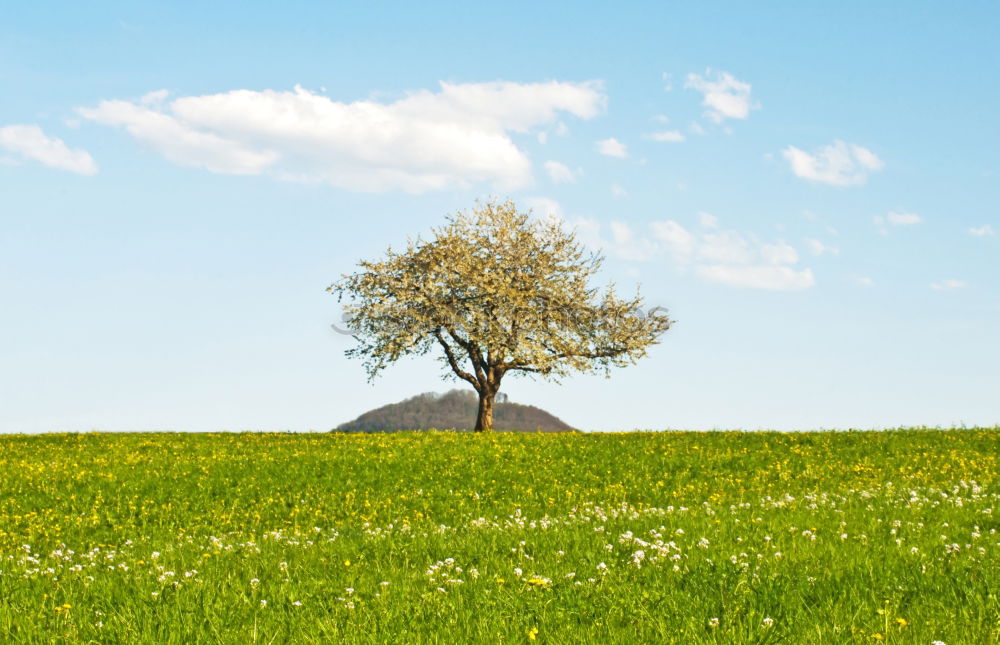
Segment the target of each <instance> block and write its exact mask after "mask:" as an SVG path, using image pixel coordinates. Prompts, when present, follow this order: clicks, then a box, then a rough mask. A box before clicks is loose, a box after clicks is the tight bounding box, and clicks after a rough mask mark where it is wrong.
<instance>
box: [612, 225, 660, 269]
mask: <svg viewBox="0 0 1000 645" xmlns="http://www.w3.org/2000/svg"><path fill="white" fill-rule="evenodd" d="M609 228H610V229H611V252H612V253H614V254H615V255H617V256H618V257H620V258H622V259H624V260H639V261H641V260H649V259H650V258H652V257H653V255H654V254H655V253H656V245H655V244H654V243H653V242H652V241H651V240H648V239H645V238H640V237H637V236H636V234H635V233H634V232H633V231H632V229H631V228H630V227H629V226H628V224H625V223H623V222H619V221H612V222H611V224H610V226H609Z"/></svg>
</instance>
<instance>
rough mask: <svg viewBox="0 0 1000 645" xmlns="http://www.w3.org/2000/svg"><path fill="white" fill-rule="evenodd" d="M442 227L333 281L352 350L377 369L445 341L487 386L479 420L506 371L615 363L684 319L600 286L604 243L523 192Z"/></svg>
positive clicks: (480, 427)
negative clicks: (533, 208)
mask: <svg viewBox="0 0 1000 645" xmlns="http://www.w3.org/2000/svg"><path fill="white" fill-rule="evenodd" d="M432 233H433V236H432V239H430V240H427V241H424V240H421V239H420V238H419V237H418V238H417V239H416V240H410V241H409V242H408V244H407V248H406V250H405V251H402V252H396V251H393V250H392V248H389V249H388V251H387V252H386V257H385V258H384V259H382V260H378V261H362V262H360V263H359V264H358V267H359V269H360V270H359V271H357V272H355V273H352V274H345V275H343V276H342V279H341V281H339V282H338V283H336V284H333V285H331V286H330V287H328V288H327V291H331V292H333V293H335V294H336V295H337V297H338V300H341V301H343V300H345V299H346V300H347V301H348V304H347V305H346V306H345V319H349V320H350V322H351V327H352V329H353V330H354V332H355V333H354V337H355V341H356V345H355V346H354V347H352V348H351V349H349V350H347V352H346V354H347V356H349V357H357V358H361V359H362V360H363V361H364V365H365V368H366V371H367V373H368V376H369V380H371V379H374V378H375V377H376V376H377V375H378V373H379V372H381V371H382V370H383V369H384V368H386V367H387V366H388V365H389V364H391V363H393V362H395V361H396V360H397V359H399V358H401V357H403V356H406V355H422V354H426V353H428V352H430V351H432V350H435V351H439V352H440V353H439V354H438V358H439V360H440V361H441V362H442V363H443V365H444V367H445V370H446V372H449V373H450V375H451V376H454V377H457V378H460V379H463V380H465V381H468V382H469V384H471V385H472V387H473V388H474V389H475V391H476V393H477V394H478V395H479V406H478V412H477V416H476V427H475V430H476V431H477V432H480V431H487V430H491V429H492V427H493V401H494V398H495V397H496V394H497V392H498V391H499V389H500V383H501V381H502V380H503V379H504V377H505V376H507V375H510V374H519V375H530V376H538V377H542V378H545V379H550V380H556V381H558V380H559V379H560V378H561V377H564V376H566V375H568V374H569V373H570V372H573V371H579V372H594V371H602V370H603V372H604V373H605V375H609V372H610V368H611V367H613V366H625V365H628V364H632V363H635V362H636V361H637V360H638V359H640V358H642V357H643V356H645V355H646V349H647V348H648V347H650V346H651V345H654V344H656V343H657V342H659V337H660V335H661V334H662V333H663V332H665V331H666V330H667V329H669V328H670V325H671V323H672V322H673V321H671V320H670V319H669V318H667V317H666V316H659V315H652V313H651V314H650V315H644V314H643V313H642V310H641V307H642V299H641V298H640V297H639V295H638V292H637V293H636V295H635V297H633V298H620V297H618V296H617V295H616V293H615V289H614V285H611V286H609V287H608V288H607V289H605V290H604V291H603V292H601V291H600V290H599V289H597V288H595V287H592V286H591V285H590V284H589V280H590V278H592V277H593V276H594V275H595V274H596V273H597V271H598V270H599V269H600V266H601V263H602V262H603V258H602V257H601V256H600V254H597V253H587V252H586V251H585V250H584V248H583V246H582V245H581V244H580V243H579V242H578V241H577V240H576V237H575V234H574V233H572V232H568V231H566V230H565V229H564V227H563V224H562V223H561V222H560V221H558V220H556V219H555V218H548V219H536V218H534V217H532V216H531V213H530V211H529V212H527V213H525V212H521V211H518V209H517V207H516V206H515V205H514V204H513V202H511V201H506V202H497V201H489V202H486V203H478V204H477V206H476V208H474V209H472V211H471V212H459V213H456V214H455V215H452V216H449V217H448V218H447V224H445V225H444V226H442V227H441V228H438V229H434V230H433V231H432Z"/></svg>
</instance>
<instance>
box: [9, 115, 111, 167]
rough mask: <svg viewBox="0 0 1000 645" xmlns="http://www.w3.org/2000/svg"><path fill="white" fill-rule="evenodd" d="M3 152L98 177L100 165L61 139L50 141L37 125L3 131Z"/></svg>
mask: <svg viewBox="0 0 1000 645" xmlns="http://www.w3.org/2000/svg"><path fill="white" fill-rule="evenodd" d="M0 150H6V151H8V152H11V153H13V154H15V155H19V156H20V157H23V158H25V159H31V160H34V161H37V162H39V163H41V164H43V165H45V166H48V167H49V168H57V169H59V170H68V171H69V172H75V173H77V174H79V175H94V174H97V164H96V163H95V162H94V159H93V158H92V157H91V156H90V154H88V153H87V151H86V150H81V149H79V148H70V147H69V146H67V145H66V144H65V143H63V140H62V139H59V138H56V137H51V136H49V135H47V134H45V132H43V131H42V129H41V128H40V127H38V126H37V125H7V126H3V127H0Z"/></svg>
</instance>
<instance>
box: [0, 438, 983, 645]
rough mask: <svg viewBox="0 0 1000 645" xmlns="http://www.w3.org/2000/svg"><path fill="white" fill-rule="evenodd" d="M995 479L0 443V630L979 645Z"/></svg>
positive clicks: (712, 441) (508, 448) (773, 442)
mask: <svg viewBox="0 0 1000 645" xmlns="http://www.w3.org/2000/svg"><path fill="white" fill-rule="evenodd" d="M998 473H1000V429H998V428H992V429H985V428H980V429H971V430H947V431H941V430H921V429H913V430H906V429H902V430H894V431H886V432H804V433H773V432H756V433H737V432H706V433H690V432H656V433H653V432H649V433H644V432H643V433H640V432H634V433H618V434H562V435H556V434H506V433H496V434H487V435H483V436H477V435H472V434H458V433H444V432H431V433H398V434H371V435H362V434H51V435H41V436H3V437H0V641H2V642H5V643H51V642H68V643H314V642H315V643H340V642H344V643H470V642H505V643H527V642H532V641H534V642H537V643H566V644H570V643H602V644H605V643H607V644H610V643H879V642H882V643H924V644H926V645H931V644H932V643H946V644H947V645H960V644H969V643H996V642H1000V533H998V528H1000V517H998V516H1000V508H998V506H1000V480H998Z"/></svg>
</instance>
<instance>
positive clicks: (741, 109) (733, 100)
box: [684, 69, 756, 123]
mask: <svg viewBox="0 0 1000 645" xmlns="http://www.w3.org/2000/svg"><path fill="white" fill-rule="evenodd" d="M711 77H712V70H711V69H708V70H706V71H705V76H701V75H699V74H688V76H687V81H686V82H685V83H684V87H687V88H691V89H695V90H697V91H699V92H701V93H702V96H703V97H704V98H703V100H702V102H701V104H702V105H704V106H706V107H708V111H707V112H706V113H705V116H707V117H708V118H709V119H711V120H712V121H714V122H716V123H721V122H722V121H723V120H724V119H745V118H747V116H749V115H750V110H751V109H755V108H756V106H754V105H751V102H750V83H746V82H744V81H740V80H737V79H736V78H735V77H733V75H732V74H730V73H728V72H716V73H715V78H714V80H710V79H711Z"/></svg>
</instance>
